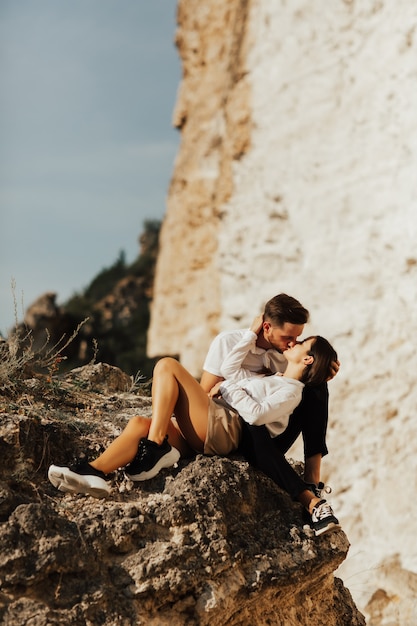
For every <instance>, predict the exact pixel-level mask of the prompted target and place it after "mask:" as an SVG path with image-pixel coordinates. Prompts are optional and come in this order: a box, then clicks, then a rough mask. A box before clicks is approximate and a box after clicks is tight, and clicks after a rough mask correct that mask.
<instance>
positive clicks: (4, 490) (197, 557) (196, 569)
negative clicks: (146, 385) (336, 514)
mask: <svg viewBox="0 0 417 626" xmlns="http://www.w3.org/2000/svg"><path fill="white" fill-rule="evenodd" d="M66 390H67V396H66V401H64V400H62V401H61V404H60V406H59V407H58V408H56V409H53V408H52V407H51V405H50V401H49V399H47V400H46V401H44V400H39V398H38V397H36V394H35V392H34V391H33V389H32V391H31V386H30V385H29V387H28V393H27V394H26V395H25V396H23V395H22V397H21V398H15V399H14V403H15V404H16V405H19V410H18V411H16V412H10V409H9V412H8V411H6V410H5V407H6V405H5V403H4V402H3V401H1V398H0V410H1V412H2V419H1V421H0V476H1V479H0V503H1V505H0V533H1V542H2V543H1V552H0V585H1V592H0V622H1V624H4V626H16V625H17V624H28V625H30V626H55V625H56V626H57V625H58V624H59V625H61V624H66V625H68V626H71V625H73V626H82V625H84V626H116V625H121V626H138V625H140V624H143V625H146V626H148V625H153V626H163V625H168V624H169V625H170V626H184V624H187V625H189V626H193V625H195V626H204V625H207V626H208V625H209V624H213V623H219V624H228V625H230V626H242V625H246V624H248V625H249V624H250V625H254V626H264V624H268V623H270V624H275V625H277V626H300V625H302V624H305V625H306V626H307V625H308V626H343V625H346V626H364V624H365V621H364V618H363V616H362V615H361V614H360V613H359V612H358V610H357V608H356V607H355V604H354V603H353V601H352V598H351V596H350V593H349V591H348V590H347V589H346V588H345V587H344V585H343V583H342V581H341V580H340V579H339V578H335V577H334V571H335V569H336V568H337V567H338V566H339V565H340V563H341V562H342V561H343V560H344V559H345V558H346V555H347V552H348V549H349V542H348V539H347V537H346V535H345V533H344V532H343V531H342V530H338V531H335V532H333V533H330V534H328V535H323V536H322V537H319V538H316V537H314V536H312V533H311V531H310V530H309V529H308V528H307V529H305V528H304V527H303V517H302V511H301V506H300V505H299V504H296V503H293V502H292V501H291V499H290V498H289V497H288V496H287V495H286V494H285V493H283V492H282V491H281V490H280V489H278V488H277V487H276V486H275V485H274V484H273V483H272V482H271V481H269V480H268V479H267V478H266V477H264V476H262V475H261V474H258V473H257V472H255V471H254V470H253V469H251V468H250V467H249V466H248V464H247V463H246V462H244V461H243V460H242V459H240V458H239V457H230V458H220V457H210V458H209V457H203V456H201V455H200V456H197V458H196V459H195V460H182V461H181V462H180V463H179V465H178V467H177V468H173V469H172V470H170V471H164V472H162V473H161V474H160V475H158V476H157V477H156V478H154V479H153V480H151V481H148V482H146V483H142V484H141V485H133V484H132V483H131V482H130V481H127V480H126V479H125V477H124V475H123V474H122V472H116V473H115V476H114V478H113V481H112V491H111V494H110V496H109V497H108V498H107V499H105V500H96V499H93V498H90V497H86V496H73V495H70V494H63V493H60V492H58V491H57V490H55V489H54V488H53V486H52V485H51V484H50V483H49V482H48V481H47V480H46V472H47V467H48V465H49V463H50V462H51V461H53V462H55V463H61V464H67V463H70V462H71V461H72V460H73V458H74V457H76V456H80V455H81V454H82V452H84V453H85V454H87V455H88V457H89V458H91V457H94V456H96V454H97V451H98V449H102V446H103V445H106V444H107V443H108V442H109V441H110V440H112V438H113V436H114V434H116V433H115V432H114V431H115V429H117V428H118V429H120V428H122V426H123V424H124V423H126V420H127V419H128V418H129V415H132V414H135V413H138V412H142V414H145V415H149V397H141V396H140V395H135V394H126V393H118V394H113V395H111V396H108V395H107V394H106V393H98V392H93V391H85V390H84V391H83V392H82V394H81V395H80V391H79V389H78V387H76V386H74V387H73V388H72V390H71V388H69V387H66ZM70 392H71V394H72V395H73V398H72V401H71V402H69V398H70V395H69V394H70ZM30 393H32V396H30V395H29V394H30ZM74 398H78V402H77V411H74Z"/></svg>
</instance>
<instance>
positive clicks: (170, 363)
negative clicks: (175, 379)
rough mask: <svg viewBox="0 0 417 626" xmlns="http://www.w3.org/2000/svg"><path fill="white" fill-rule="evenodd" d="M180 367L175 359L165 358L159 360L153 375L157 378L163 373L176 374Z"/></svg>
mask: <svg viewBox="0 0 417 626" xmlns="http://www.w3.org/2000/svg"><path fill="white" fill-rule="evenodd" d="M178 365H179V363H178V361H177V360H176V359H173V358H172V357H171V356H164V357H163V358H162V359H159V361H158V362H157V363H156V365H155V367H154V368H153V375H154V376H155V375H158V374H161V373H163V372H174V371H175V370H176V368H177V367H178Z"/></svg>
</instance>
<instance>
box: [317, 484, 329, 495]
mask: <svg viewBox="0 0 417 626" xmlns="http://www.w3.org/2000/svg"><path fill="white" fill-rule="evenodd" d="M316 487H317V490H318V491H319V492H320V494H321V493H323V492H324V493H332V488H331V487H330V485H325V484H324V483H322V482H319V483H318V484H317V485H316ZM319 497H320V496H319Z"/></svg>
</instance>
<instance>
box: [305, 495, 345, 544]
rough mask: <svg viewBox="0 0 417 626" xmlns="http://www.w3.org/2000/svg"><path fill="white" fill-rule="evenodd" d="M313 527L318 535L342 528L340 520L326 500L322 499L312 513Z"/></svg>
mask: <svg viewBox="0 0 417 626" xmlns="http://www.w3.org/2000/svg"><path fill="white" fill-rule="evenodd" d="M311 527H312V529H313V530H314V533H315V535H316V536H318V535H322V534H323V533H327V532H328V531H329V530H335V529H336V528H340V524H339V520H338V519H337V518H336V517H335V515H334V513H333V509H332V507H331V506H330V504H329V503H328V502H327V501H326V500H321V501H320V502H318V503H317V504H316V506H315V507H314V509H313V511H312V513H311Z"/></svg>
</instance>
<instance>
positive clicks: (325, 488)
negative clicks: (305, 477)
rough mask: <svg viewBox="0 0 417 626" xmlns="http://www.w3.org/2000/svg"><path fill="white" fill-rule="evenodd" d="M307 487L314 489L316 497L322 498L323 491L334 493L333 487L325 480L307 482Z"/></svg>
mask: <svg viewBox="0 0 417 626" xmlns="http://www.w3.org/2000/svg"><path fill="white" fill-rule="evenodd" d="M306 485H307V489H309V490H310V491H312V492H313V493H314V495H315V496H316V498H321V497H322V495H323V493H327V494H328V493H332V488H331V487H329V485H325V484H324V483H323V482H321V481H320V482H319V483H317V484H316V483H306Z"/></svg>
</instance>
